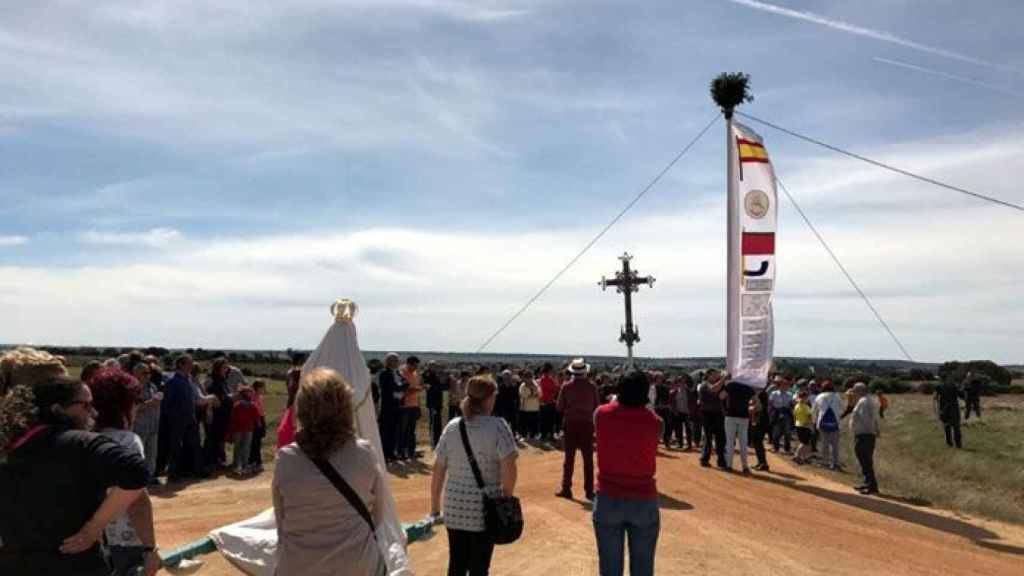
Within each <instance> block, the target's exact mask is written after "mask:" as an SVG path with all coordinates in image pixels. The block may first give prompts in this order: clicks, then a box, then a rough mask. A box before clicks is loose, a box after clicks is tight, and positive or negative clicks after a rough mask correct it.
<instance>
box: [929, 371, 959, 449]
mask: <svg viewBox="0 0 1024 576" xmlns="http://www.w3.org/2000/svg"><path fill="white" fill-rule="evenodd" d="M935 410H936V412H937V413H938V415H939V420H941V421H942V428H943V430H944V431H945V432H946V444H947V445H949V446H950V447H953V446H954V445H956V447H957V448H961V447H962V446H961V443H962V437H961V435H960V389H959V388H958V387H957V385H956V384H955V383H954V382H953V380H952V379H947V380H945V381H943V383H942V384H940V385H939V387H938V388H936V389H935Z"/></svg>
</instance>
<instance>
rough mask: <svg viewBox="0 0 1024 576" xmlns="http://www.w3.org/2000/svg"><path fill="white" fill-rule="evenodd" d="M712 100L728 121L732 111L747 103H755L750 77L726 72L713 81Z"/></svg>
mask: <svg viewBox="0 0 1024 576" xmlns="http://www.w3.org/2000/svg"><path fill="white" fill-rule="evenodd" d="M711 99H712V100H714V101H715V104H718V107H719V108H721V109H722V114H724V115H725V118H726V120H728V119H730V118H732V111H733V110H734V109H735V108H736V107H737V106H739V105H740V104H744V103H746V102H753V101H754V95H753V94H751V93H750V75H749V74H744V73H743V72H724V73H722V74H719V75H718V76H717V77H716V78H715V79H714V80H712V81H711Z"/></svg>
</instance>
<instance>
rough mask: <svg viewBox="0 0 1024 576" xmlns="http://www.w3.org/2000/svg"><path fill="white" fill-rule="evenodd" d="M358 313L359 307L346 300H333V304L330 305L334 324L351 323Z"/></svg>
mask: <svg viewBox="0 0 1024 576" xmlns="http://www.w3.org/2000/svg"><path fill="white" fill-rule="evenodd" d="M358 311H359V306H356V303H355V302H353V301H351V300H349V299H348V298H341V299H338V300H335V301H334V304H331V316H334V321H335V322H345V323H351V322H352V319H353V318H355V317H356V312H358Z"/></svg>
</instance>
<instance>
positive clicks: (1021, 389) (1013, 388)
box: [1006, 384, 1024, 394]
mask: <svg viewBox="0 0 1024 576" xmlns="http://www.w3.org/2000/svg"><path fill="white" fill-rule="evenodd" d="M1006 393H1007V394H1024V384H1010V385H1009V386H1007V387H1006Z"/></svg>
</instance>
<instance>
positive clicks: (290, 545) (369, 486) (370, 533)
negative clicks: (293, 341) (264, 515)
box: [272, 368, 387, 576]
mask: <svg viewBox="0 0 1024 576" xmlns="http://www.w3.org/2000/svg"><path fill="white" fill-rule="evenodd" d="M295 417H296V420H297V424H298V431H297V432H296V435H295V442H293V443H291V444H289V445H287V446H284V447H283V448H281V450H279V451H278V453H277V460H276V462H275V466H274V480H273V483H272V492H273V499H274V515H275V517H276V520H277V535H278V547H277V574H279V575H282V576H287V575H290V574H296V575H303V576H306V575H311V576H314V575H317V574H323V575H334V574H366V575H369V576H375V575H380V574H384V573H385V572H386V571H387V567H386V565H385V562H384V558H383V556H382V554H381V551H380V549H379V548H378V544H377V542H376V540H375V534H374V529H373V526H377V525H380V524H381V522H383V520H384V518H383V511H384V509H385V505H384V501H383V498H384V490H383V488H384V482H385V478H384V471H383V469H382V468H381V463H380V462H379V461H378V460H377V457H376V456H375V454H374V448H373V446H372V445H371V444H370V443H369V442H367V441H366V440H363V439H361V438H357V437H356V433H355V417H354V412H353V399H352V387H351V386H349V384H348V383H347V382H345V380H344V379H343V378H342V377H341V376H340V375H339V374H338V373H337V372H335V371H334V370H331V369H329V368H317V369H315V370H312V371H310V372H309V373H304V374H303V375H302V379H301V381H300V383H299V389H298V394H297V395H296V398H295Z"/></svg>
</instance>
